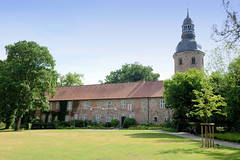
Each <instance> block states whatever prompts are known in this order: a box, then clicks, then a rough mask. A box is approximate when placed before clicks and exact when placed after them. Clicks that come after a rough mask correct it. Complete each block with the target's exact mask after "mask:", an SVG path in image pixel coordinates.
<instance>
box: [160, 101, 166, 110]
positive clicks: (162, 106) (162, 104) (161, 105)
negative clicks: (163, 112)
mask: <svg viewBox="0 0 240 160" xmlns="http://www.w3.org/2000/svg"><path fill="white" fill-rule="evenodd" d="M164 107H165V99H160V108H164Z"/></svg>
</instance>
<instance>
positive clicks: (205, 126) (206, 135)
mask: <svg viewBox="0 0 240 160" xmlns="http://www.w3.org/2000/svg"><path fill="white" fill-rule="evenodd" d="M206 147H207V126H205V148H206Z"/></svg>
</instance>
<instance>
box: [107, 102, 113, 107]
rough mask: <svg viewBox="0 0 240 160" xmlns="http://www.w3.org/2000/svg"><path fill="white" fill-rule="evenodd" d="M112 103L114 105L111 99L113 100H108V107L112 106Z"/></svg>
mask: <svg viewBox="0 0 240 160" xmlns="http://www.w3.org/2000/svg"><path fill="white" fill-rule="evenodd" d="M111 105H112V101H111V100H108V101H107V108H108V109H109V108H111Z"/></svg>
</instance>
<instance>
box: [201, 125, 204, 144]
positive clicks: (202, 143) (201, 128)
mask: <svg viewBox="0 0 240 160" xmlns="http://www.w3.org/2000/svg"><path fill="white" fill-rule="evenodd" d="M201 134H202V147H203V146H204V145H203V126H202V125H201Z"/></svg>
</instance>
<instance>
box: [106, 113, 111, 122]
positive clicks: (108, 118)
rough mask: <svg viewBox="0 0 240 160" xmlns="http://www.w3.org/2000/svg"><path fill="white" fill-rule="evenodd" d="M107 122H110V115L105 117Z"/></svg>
mask: <svg viewBox="0 0 240 160" xmlns="http://www.w3.org/2000/svg"><path fill="white" fill-rule="evenodd" d="M107 122H111V114H108V115H107Z"/></svg>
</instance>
